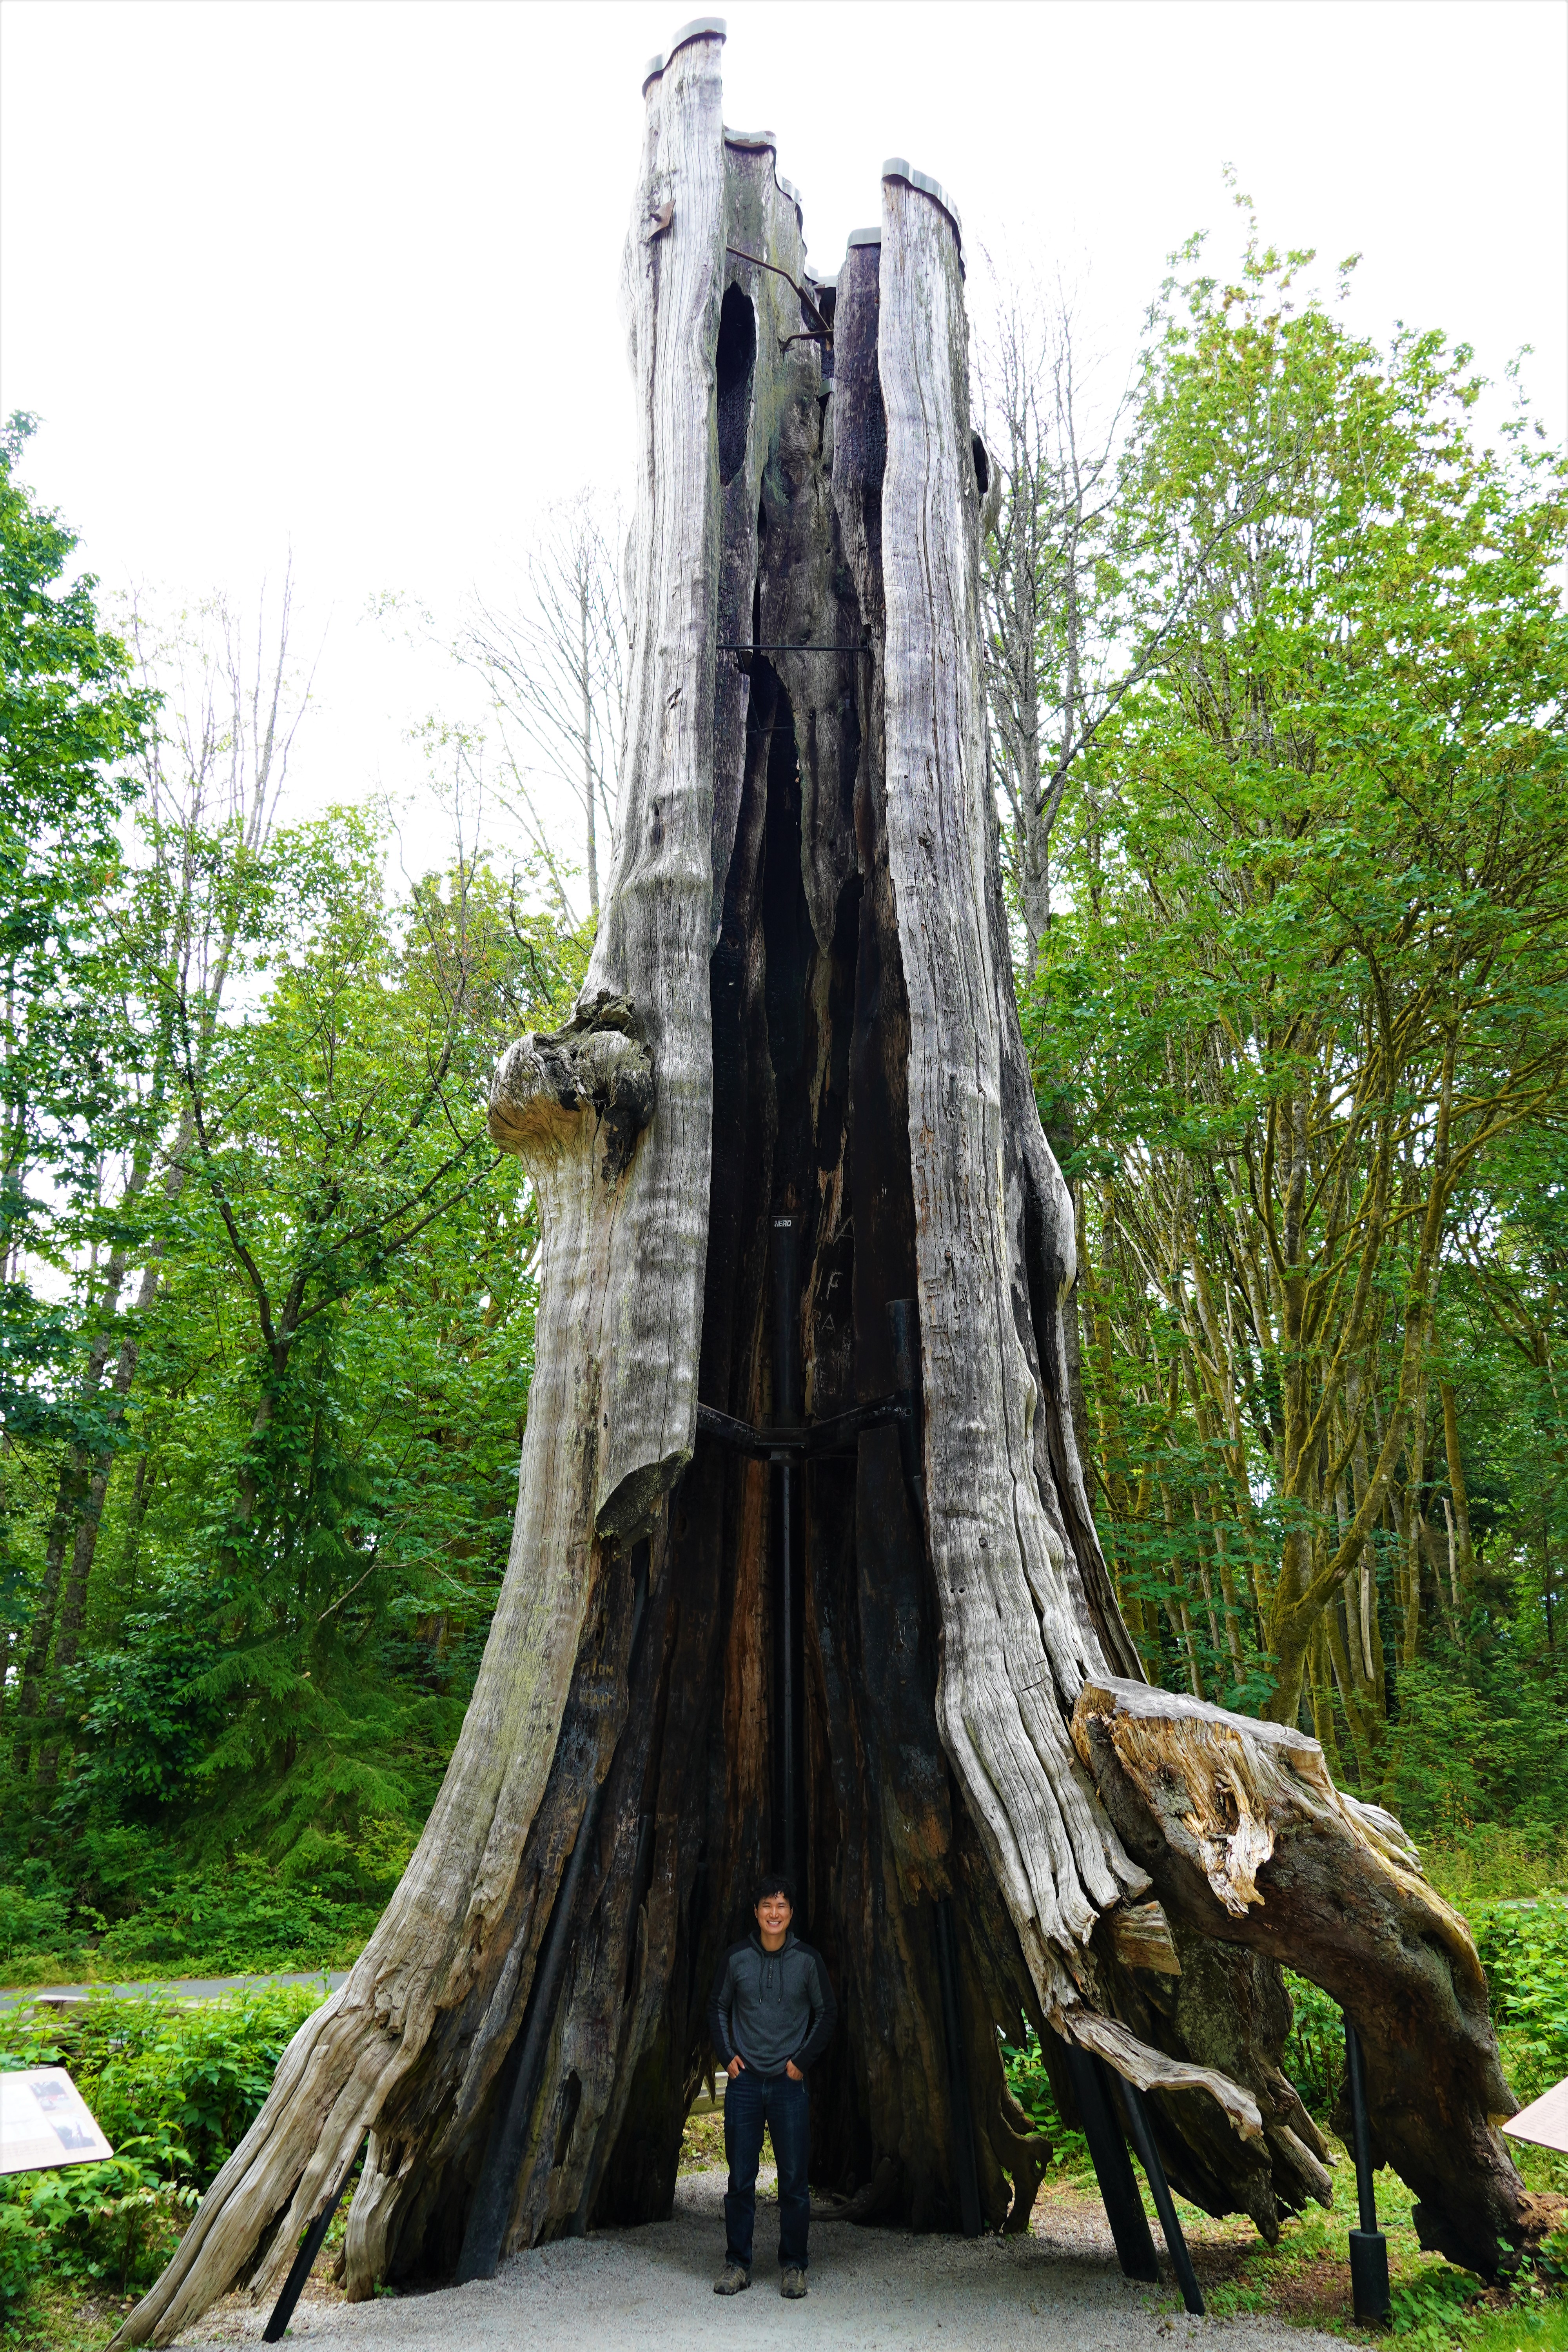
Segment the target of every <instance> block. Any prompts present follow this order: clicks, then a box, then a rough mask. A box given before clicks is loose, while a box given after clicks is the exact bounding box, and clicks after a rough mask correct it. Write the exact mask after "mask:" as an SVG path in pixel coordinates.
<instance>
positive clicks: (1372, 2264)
mask: <svg viewBox="0 0 1568 2352" xmlns="http://www.w3.org/2000/svg"><path fill="white" fill-rule="evenodd" d="M1345 2073H1346V2074H1347V2076H1348V2078H1349V2082H1350V2094H1351V2138H1352V2144H1353V2147H1354V2153H1355V2193H1356V2205H1357V2209H1358V2210H1357V2215H1356V2218H1357V2220H1358V2221H1360V2223H1361V2227H1360V2229H1359V2230H1352V2231H1351V2233H1350V2240H1351V2300H1352V2303H1353V2305H1354V2306H1355V2315H1356V2317H1357V2318H1358V2319H1360V2320H1363V2321H1365V2322H1367V2323H1369V2324H1370V2323H1373V2322H1378V2323H1381V2322H1382V2321H1384V2320H1386V2319H1387V2318H1388V2316H1389V2314H1390V2312H1391V2310H1392V2309H1393V2304H1392V2300H1391V2298H1390V2295H1389V2291H1388V2240H1387V2239H1386V2238H1385V2237H1384V2234H1383V2231H1381V2230H1380V2229H1379V2228H1378V2226H1377V2185H1376V2179H1375V2176H1374V2175H1373V2168H1372V2121H1371V2118H1370V2116H1368V2113H1367V2105H1366V2065H1365V2062H1364V2060H1363V2056H1362V2047H1361V2036H1360V2034H1359V2033H1358V2032H1356V2030H1355V2027H1354V2026H1353V2025H1352V2023H1351V2021H1350V2015H1349V2012H1348V2011H1347V2012H1346V2013H1345Z"/></svg>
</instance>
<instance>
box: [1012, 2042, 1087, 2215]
mask: <svg viewBox="0 0 1568 2352" xmlns="http://www.w3.org/2000/svg"><path fill="white" fill-rule="evenodd" d="M1002 2067H1003V2072H1004V2073H1005V2075H1006V2077H1007V2087H1008V2089H1009V2090H1010V2091H1011V2092H1012V2094H1013V2096H1014V2097H1015V2098H1016V2100H1017V2102H1018V2105H1020V2106H1021V2107H1022V2108H1023V2110H1024V2113H1025V2114H1026V2116H1028V2118H1029V2121H1030V2122H1031V2123H1032V2124H1033V2125H1034V2126H1035V2129H1036V2130H1037V2131H1042V2132H1044V2133H1045V2135H1046V2137H1047V2139H1048V2140H1049V2141H1050V2143H1051V2163H1050V2169H1051V2171H1053V2172H1058V2173H1061V2174H1068V2173H1073V2172H1083V2171H1087V2170H1088V2168H1089V2142H1088V2141H1087V2140H1086V2139H1085V2137H1084V2136H1083V2134H1082V2132H1080V2131H1074V2130H1071V2129H1070V2128H1069V2127H1068V2125H1066V2124H1065V2123H1064V2122H1063V2121H1062V2118H1061V2112H1060V2110H1059V2109H1058V2105H1057V2103H1056V2098H1055V2095H1054V2094H1053V2093H1052V2090H1051V2078H1050V2076H1049V2075H1048V2074H1047V2072H1046V2062H1045V2057H1044V2054H1043V2053H1042V2052H1041V2049H1040V2041H1039V2036H1038V2034H1037V2032H1035V2030H1034V2027H1033V2026H1031V2027H1030V2028H1029V2030H1028V2032H1027V2033H1026V2037H1025V2039H1024V2040H1023V2041H1022V2042H1008V2041H1004V2042H1003V2044H1002ZM1048 2177H1049V2176H1048V2175H1047V2178H1048Z"/></svg>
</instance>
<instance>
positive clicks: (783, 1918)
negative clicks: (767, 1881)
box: [757, 1895, 795, 1936]
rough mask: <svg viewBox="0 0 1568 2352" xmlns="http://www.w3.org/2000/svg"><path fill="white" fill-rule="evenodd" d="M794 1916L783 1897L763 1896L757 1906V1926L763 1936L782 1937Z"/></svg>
mask: <svg viewBox="0 0 1568 2352" xmlns="http://www.w3.org/2000/svg"><path fill="white" fill-rule="evenodd" d="M794 1916H795V1913H794V1912H793V1911H792V1910H791V1909H790V1906H789V1898H788V1896H787V1895H763V1899H762V1901H761V1902H760V1903H759V1904H758V1906H757V1925H758V1927H760V1928H761V1929H762V1931H763V1935H764V1936H782V1935H783V1934H784V1929H785V1928H786V1927H788V1926H789V1923H790V1921H791V1920H792V1919H793V1918H794Z"/></svg>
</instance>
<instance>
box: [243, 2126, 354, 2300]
mask: <svg viewBox="0 0 1568 2352" xmlns="http://www.w3.org/2000/svg"><path fill="white" fill-rule="evenodd" d="M363 2146H364V2142H363V2140H361V2142H360V2148H363ZM359 2152H360V2149H359V2148H356V2149H355V2150H354V2153H353V2156H352V2157H351V2158H349V2161H348V2163H347V2165H346V2166H345V2167H344V2169H343V2177H342V2179H341V2180H340V2181H339V2183H338V2191H337V2195H336V2196H335V2197H332V2198H331V2199H329V2200H328V2201H327V2203H326V2204H325V2205H323V2206H322V2208H321V2211H320V2212H319V2213H318V2214H317V2216H316V2218H315V2220H314V2221H312V2222H311V2224H310V2228H309V2229H308V2230H307V2231H306V2232H305V2235H304V2238H303V2239H302V2241H301V2242H300V2251H299V2252H298V2253H297V2254H296V2255H295V2257H294V2260H293V2262H292V2263H291V2264H290V2265H289V2275H288V2277H287V2278H286V2279H285V2280H284V2282H283V2291H282V2293H281V2294H279V2298H278V2300H277V2302H276V2303H275V2304H274V2305H273V2306H272V2316H271V2318H270V2319H269V2320H268V2323H267V2325H266V2326H265V2327H264V2328H263V2329H262V2331H261V2340H262V2342H263V2344H281V2343H282V2341H283V2336H284V2333H285V2331H286V2329H287V2328H288V2326H289V2321H290V2320H291V2319H292V2318H293V2316H294V2305H296V2304H297V2303H298V2302H299V2300H300V2295H301V2294H303V2293H304V2290H305V2281H306V2280H307V2279H308V2278H309V2277H310V2273H311V2271H312V2270H313V2269H314V2267H315V2262H316V2256H317V2255H318V2254H319V2253H320V2252H321V2248H322V2246H323V2245H324V2244H325V2243H326V2237H327V2231H329V2230H330V2229H331V2226H332V2216H333V2214H334V2213H335V2212H336V2211H337V2210H338V2207H339V2206H340V2205H341V2204H342V2201H343V2191H344V2189H346V2188H347V2187H348V2185H349V2178H350V2175H351V2174H352V2173H353V2168H354V2165H355V2163H356V2162H357V2161H358V2158H359Z"/></svg>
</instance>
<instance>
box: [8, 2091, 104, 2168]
mask: <svg viewBox="0 0 1568 2352" xmlns="http://www.w3.org/2000/svg"><path fill="white" fill-rule="evenodd" d="M113 2154H114V2150H113V2149H112V2148H111V2147H110V2145H109V2142H108V2141H107V2140H106V2139H105V2138H104V2137H103V2134H102V2133H101V2132H100V2130H99V2128H98V2126H97V2124H96V2123H95V2122H94V2121H93V2118H92V2116H91V2115H90V2113H89V2109H88V2105H87V2102H86V2100H85V2099H84V2098H83V2097H82V2095H81V2093H80V2092H79V2090H78V2089H77V2086H76V2084H74V2083H73V2082H72V2081H71V2078H70V2076H69V2075H68V2074H67V2073H66V2070H65V2068H64V2067H63V2066H29V2067H28V2068H27V2069H26V2072H25V2073H22V2074H0V2172H47V2171H52V2170H53V2168H55V2166H57V2165H60V2164H94V2163H97V2162H98V2161H99V2159H100V2158H102V2157H106V2156H112V2155H113Z"/></svg>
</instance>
